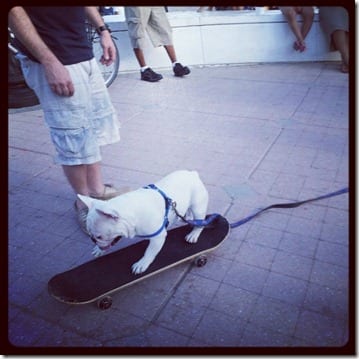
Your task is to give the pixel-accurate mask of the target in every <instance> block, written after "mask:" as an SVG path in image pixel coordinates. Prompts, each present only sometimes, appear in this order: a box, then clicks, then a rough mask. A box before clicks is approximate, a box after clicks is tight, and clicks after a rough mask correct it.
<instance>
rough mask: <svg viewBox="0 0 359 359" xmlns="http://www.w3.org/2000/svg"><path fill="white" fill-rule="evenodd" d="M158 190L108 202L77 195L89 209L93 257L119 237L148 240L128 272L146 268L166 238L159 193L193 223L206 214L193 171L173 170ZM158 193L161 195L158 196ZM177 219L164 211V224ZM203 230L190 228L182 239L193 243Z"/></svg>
mask: <svg viewBox="0 0 359 359" xmlns="http://www.w3.org/2000/svg"><path fill="white" fill-rule="evenodd" d="M155 186H156V187H157V188H158V189H159V190H156V189H153V188H144V187H143V188H139V189H138V190H135V191H132V192H127V193H125V194H122V195H120V196H118V197H115V198H112V199H110V200H108V201H101V200H97V199H94V198H91V197H87V196H82V195H78V197H79V198H80V199H81V201H83V202H84V203H85V204H86V206H87V207H88V208H89V212H88V216H87V230H88V232H89V233H90V235H91V238H92V239H93V240H94V241H95V242H96V244H97V246H98V248H96V247H95V249H94V252H93V253H94V254H95V255H96V254H97V255H99V254H100V253H101V252H102V251H104V250H106V249H108V248H110V247H111V245H112V244H113V243H114V241H115V242H116V241H117V240H118V239H119V238H120V237H126V238H133V237H136V236H140V237H144V238H146V237H147V236H148V237H149V238H146V239H149V241H150V242H149V245H148V247H147V249H146V251H145V253H144V256H143V257H142V258H141V259H140V260H139V261H138V262H136V263H134V264H133V265H132V272H133V273H134V274H139V273H142V272H144V271H146V269H147V268H148V266H149V265H150V264H151V263H152V262H153V260H154V259H155V257H156V255H157V254H158V253H159V251H160V250H161V248H162V246H163V244H164V242H165V239H166V235H167V228H166V227H167V226H166V219H165V216H166V200H165V198H164V197H163V194H164V195H165V196H166V197H167V198H170V199H171V200H172V201H173V202H175V204H176V210H177V212H178V213H179V214H180V215H182V216H185V214H186V213H187V212H188V211H190V212H191V213H192V215H193V218H194V219H195V220H203V219H205V217H206V214H207V207H208V192H207V189H206V188H205V186H204V184H203V183H202V181H201V180H200V178H199V175H198V173H197V172H196V171H185V170H183V171H175V172H173V173H171V174H169V175H167V176H166V177H164V178H163V179H161V180H160V181H158V182H156V183H155ZM161 192H162V194H161ZM177 219H178V217H177V215H176V213H175V212H174V210H173V208H172V207H169V209H168V223H169V225H172V224H174V223H175V222H176V220H177ZM202 230H203V227H194V228H193V230H192V231H191V232H190V233H189V234H188V235H187V236H186V238H185V240H186V241H187V242H189V243H196V242H197V240H198V237H199V235H200V234H201V232H202Z"/></svg>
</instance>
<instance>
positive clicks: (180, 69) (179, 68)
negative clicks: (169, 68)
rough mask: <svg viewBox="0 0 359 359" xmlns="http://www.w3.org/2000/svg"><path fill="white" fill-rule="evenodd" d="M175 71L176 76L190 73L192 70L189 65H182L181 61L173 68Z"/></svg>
mask: <svg viewBox="0 0 359 359" xmlns="http://www.w3.org/2000/svg"><path fill="white" fill-rule="evenodd" d="M173 72H174V73H175V76H178V77H182V76H184V75H188V74H189V73H190V72H191V71H190V69H189V68H188V67H187V66H182V65H181V64H180V63H179V62H177V63H176V65H175V66H174V68H173Z"/></svg>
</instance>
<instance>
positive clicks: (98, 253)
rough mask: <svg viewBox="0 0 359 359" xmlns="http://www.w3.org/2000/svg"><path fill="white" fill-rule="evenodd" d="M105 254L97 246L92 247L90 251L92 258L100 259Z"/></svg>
mask: <svg viewBox="0 0 359 359" xmlns="http://www.w3.org/2000/svg"><path fill="white" fill-rule="evenodd" d="M104 253H105V251H103V250H102V249H101V248H100V247H99V246H98V245H96V246H95V247H93V250H92V255H93V256H94V257H100V256H102V255H103V254H104Z"/></svg>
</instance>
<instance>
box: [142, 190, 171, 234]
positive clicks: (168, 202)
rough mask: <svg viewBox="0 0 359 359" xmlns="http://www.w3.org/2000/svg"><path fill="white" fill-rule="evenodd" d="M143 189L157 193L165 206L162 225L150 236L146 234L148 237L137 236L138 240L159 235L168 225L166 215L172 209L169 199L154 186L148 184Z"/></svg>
mask: <svg viewBox="0 0 359 359" xmlns="http://www.w3.org/2000/svg"><path fill="white" fill-rule="evenodd" d="M143 188H145V189H153V190H155V191H157V192H158V193H159V194H160V195H161V196H162V197H163V199H164V200H165V204H166V210H165V216H164V219H163V223H162V226H161V227H160V228H159V229H158V230H157V231H156V232H154V233H152V234H148V235H145V236H143V235H141V236H140V235H137V237H140V238H151V237H155V236H157V235H158V234H160V233H161V232H162V231H163V230H164V229H165V228H167V227H168V224H169V221H168V213H169V211H170V208H171V207H172V204H173V203H174V202H173V201H172V199H171V198H169V197H168V196H167V195H166V194H165V193H164V192H163V191H162V190H160V189H159V188H158V187H157V186H156V185H154V184H149V185H147V186H145V187H143Z"/></svg>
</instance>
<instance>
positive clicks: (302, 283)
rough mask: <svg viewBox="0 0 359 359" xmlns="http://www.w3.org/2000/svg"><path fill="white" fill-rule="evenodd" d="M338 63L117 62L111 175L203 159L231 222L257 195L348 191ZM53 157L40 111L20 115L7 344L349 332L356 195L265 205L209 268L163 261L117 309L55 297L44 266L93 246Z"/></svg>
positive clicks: (279, 198)
mask: <svg viewBox="0 0 359 359" xmlns="http://www.w3.org/2000/svg"><path fill="white" fill-rule="evenodd" d="M338 68H339V65H338V64H337V63H291V64H258V65H241V66H223V67H221V66H217V67H205V68H199V67H193V68H192V69H191V70H192V73H191V74H190V75H189V76H188V77H186V78H176V77H174V76H173V74H172V73H171V71H170V70H169V69H164V70H162V71H160V72H161V73H162V74H163V76H164V79H163V80H162V81H160V82H158V83H152V84H151V83H147V82H143V81H140V80H139V73H137V72H136V73H127V74H120V76H119V77H118V78H117V79H116V81H115V82H114V84H113V85H112V86H111V87H110V89H109V90H110V93H111V96H112V99H113V103H114V105H115V107H116V108H117V109H118V112H119V116H120V118H121V121H122V134H121V136H122V140H121V142H120V143H118V144H115V145H112V146H108V147H106V148H104V150H103V159H104V160H103V162H104V177H105V180H106V182H110V183H111V182H112V183H114V184H116V185H117V186H131V187H133V188H137V187H139V186H143V185H146V184H148V183H151V182H153V181H156V180H157V179H159V178H161V177H162V176H164V175H166V174H167V173H169V172H171V171H173V170H176V169H195V170H197V171H198V172H199V173H200V176H201V178H202V180H203V182H204V183H205V184H206V186H207V188H208V190H209V193H210V208H209V212H219V213H221V214H223V215H224V216H225V217H226V218H228V220H229V221H230V222H234V221H237V220H239V219H241V218H243V217H245V216H246V215H248V214H250V213H251V212H252V211H253V210H254V209H256V208H258V207H262V206H266V205H269V204H272V203H278V202H289V201H295V200H302V199H307V198H311V197H315V196H319V195H322V194H326V193H328V192H332V191H335V190H338V189H340V188H343V187H346V186H348V122H349V121H348V118H349V113H348V76H347V75H344V74H342V73H341V72H339V71H338ZM52 154H53V148H52V144H51V142H50V139H49V135H48V131H47V129H46V127H45V125H44V121H43V116H42V112H41V110H36V109H35V110H31V111H11V113H10V114H9V332H8V333H9V340H10V342H11V343H12V344H13V345H14V346H17V347H25V348H27V350H28V349H29V348H30V349H31V348H42V347H45V348H47V350H48V351H49V350H50V352H51V349H52V348H57V347H59V348H74V347H80V348H85V347H90V348H101V347H106V348H110V349H111V350H113V351H114V352H118V353H121V352H126V351H128V350H129V349H131V348H132V350H133V351H134V352H139V351H140V348H143V350H144V353H146V352H150V349H149V347H162V348H163V347H182V348H185V347H190V348H192V350H194V347H217V348H218V349H217V351H215V350H214V349H212V351H211V352H210V353H213V354H214V353H217V354H220V353H224V352H225V349H226V348H229V347H233V348H234V350H235V351H234V352H237V351H238V352H240V351H241V350H242V349H246V350H249V351H251V350H256V349H258V348H263V347H288V348H297V347H299V348H302V349H303V348H307V347H317V348H318V349H319V350H320V349H323V348H327V347H337V348H339V347H341V346H343V345H345V343H346V342H347V340H348V335H349V329H348V322H349V314H348V288H349V286H348V271H349V264H348V253H349V251H348V248H349V234H348V195H347V194H344V195H341V196H337V197H333V198H330V199H326V200H322V201H318V202H314V203H311V204H307V205H303V206H301V207H298V208H296V209H275V210H271V211H268V212H267V213H264V214H263V215H261V216H259V217H258V218H256V219H254V220H252V221H250V222H248V223H247V224H245V225H243V226H241V227H239V228H236V229H233V230H232V232H231V234H230V236H229V238H228V239H227V240H226V241H225V242H224V243H223V244H222V245H221V246H220V247H219V248H218V249H217V250H215V251H213V252H212V253H211V254H210V255H209V258H208V263H207V265H206V266H204V267H202V268H197V267H195V266H192V265H191V264H190V263H185V264H182V265H179V266H177V267H175V268H172V269H170V270H167V271H165V272H163V273H161V274H159V275H157V276H154V277H151V278H150V279H148V280H145V281H142V282H139V283H138V284H135V285H133V286H131V287H129V288H127V289H125V290H123V291H120V292H118V293H117V294H115V295H114V296H113V305H112V307H111V309H109V310H107V311H101V310H99V309H97V307H96V306H95V305H92V304H89V305H83V306H69V305H65V304H62V303H59V302H57V301H56V300H55V299H53V298H52V297H50V296H49V294H48V292H47V281H48V280H49V279H50V277H51V276H53V275H55V274H56V273H58V272H60V271H64V270H67V269H69V268H71V267H73V266H76V265H78V264H80V263H83V262H86V261H88V260H90V259H91V249H92V242H91V241H90V240H89V239H88V238H87V237H86V236H85V235H84V234H83V233H82V232H81V230H80V229H79V227H78V225H77V222H76V218H75V214H74V211H73V201H74V196H73V194H72V192H71V189H70V187H69V185H68V184H67V182H66V180H65V178H64V176H63V174H62V170H61V168H60V167H59V166H57V165H54V164H53V161H52ZM353 240H354V238H353ZM117 248H118V247H116V248H115V249H117ZM352 269H353V270H354V268H352ZM182 350H183V349H182ZM232 350H233V349H232ZM25 351H26V350H25ZM54 353H56V351H55V350H54ZM91 353H97V351H96V350H95V349H93V350H92V351H91ZM179 353H181V350H176V351H174V352H173V354H179ZM199 353H203V351H200V352H199ZM332 353H333V351H332Z"/></svg>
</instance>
